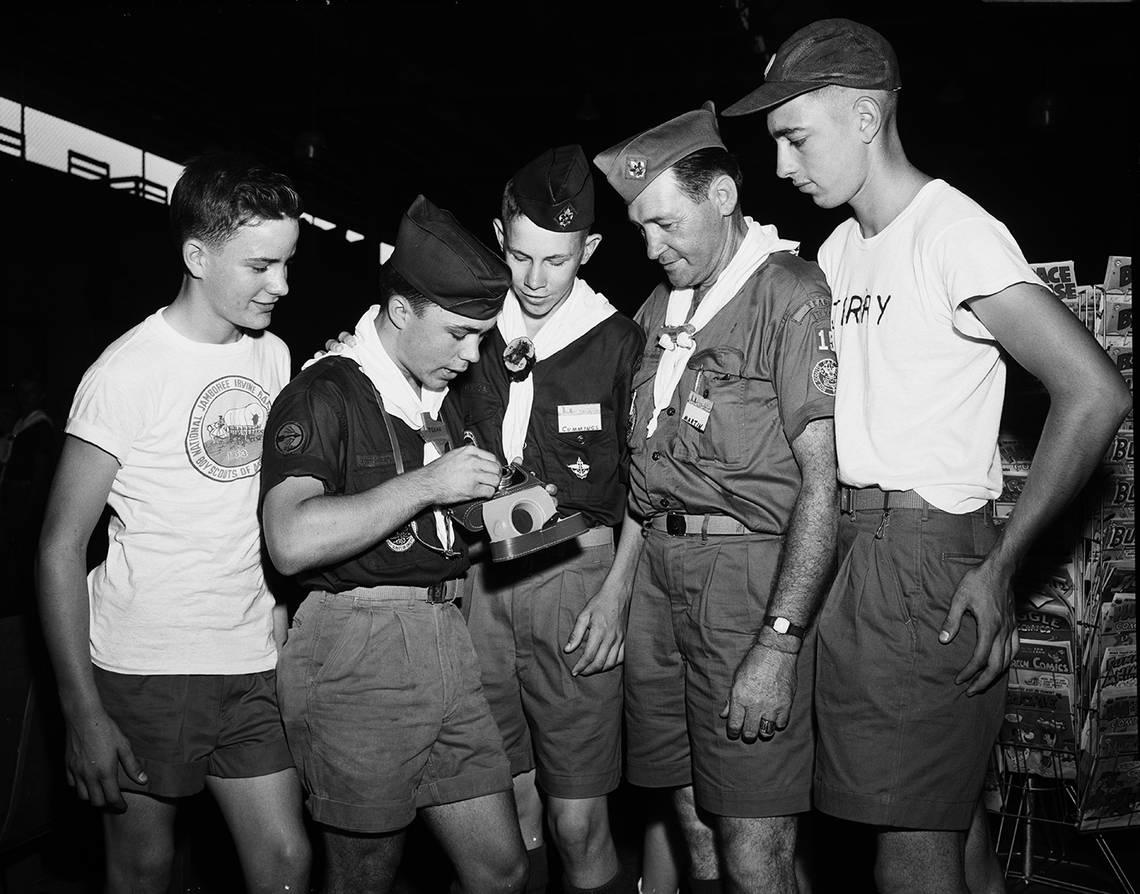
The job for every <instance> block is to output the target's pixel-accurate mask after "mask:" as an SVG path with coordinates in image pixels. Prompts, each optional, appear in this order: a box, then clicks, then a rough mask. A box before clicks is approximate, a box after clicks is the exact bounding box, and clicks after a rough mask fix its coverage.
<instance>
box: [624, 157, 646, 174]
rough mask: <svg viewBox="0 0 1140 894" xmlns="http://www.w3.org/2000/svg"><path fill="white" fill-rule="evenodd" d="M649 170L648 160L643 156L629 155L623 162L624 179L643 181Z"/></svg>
mask: <svg viewBox="0 0 1140 894" xmlns="http://www.w3.org/2000/svg"><path fill="white" fill-rule="evenodd" d="M648 169H649V159H648V158H646V157H645V156H644V155H630V156H627V157H626V160H625V179H626V180H644V179H645V172H646V171H647V170H648Z"/></svg>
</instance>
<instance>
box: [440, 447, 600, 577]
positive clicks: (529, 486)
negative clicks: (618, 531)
mask: <svg viewBox="0 0 1140 894" xmlns="http://www.w3.org/2000/svg"><path fill="white" fill-rule="evenodd" d="M448 512H449V513H450V514H451V517H452V518H454V519H455V520H456V521H457V522H458V523H459V524H461V525H463V527H465V528H466V529H467V530H468V531H486V532H487V536H488V538H489V539H490V543H491V560H492V561H494V562H505V561H507V560H508V559H517V558H519V557H521V556H526V555H529V554H530V553H534V552H537V551H538V550H540V549H546V548H547V547H548V546H555V545H557V544H559V543H564V542H565V541H567V540H570V539H571V538H573V537H577V536H578V535H579V534H581V533H582V532H583V531H585V530H586V527H587V526H586V520H585V519H584V518H583V517H582V514H581V513H579V512H575V513H573V514H571V515H564V516H563V515H559V514H558V508H557V503H555V501H554V498H553V497H552V496H551V495H550V493H549V492H548V491H547V490H546V486H545V485H544V484H543V482H542V481H541V480H540V479H539V478H538V477H537V476H535V475H534V474H532V473H531V472H529V471H527V470H526V469H524V468H523V467H522V466H520V465H519V464H518V463H511V464H510V465H509V466H504V467H503V469H502V472H501V474H500V477H499V486H498V488H497V489H496V491H495V495H494V496H493V497H488V498H487V499H486V500H472V501H471V502H469V503H461V504H459V505H458V506H452V507H451V508H450V509H449V510H448Z"/></svg>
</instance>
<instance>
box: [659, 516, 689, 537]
mask: <svg viewBox="0 0 1140 894" xmlns="http://www.w3.org/2000/svg"><path fill="white" fill-rule="evenodd" d="M665 532H666V533H667V534H672V535H673V536H674V537H684V536H685V535H686V534H688V533H689V529H688V528H687V527H686V526H685V516H684V513H681V512H666V513H665Z"/></svg>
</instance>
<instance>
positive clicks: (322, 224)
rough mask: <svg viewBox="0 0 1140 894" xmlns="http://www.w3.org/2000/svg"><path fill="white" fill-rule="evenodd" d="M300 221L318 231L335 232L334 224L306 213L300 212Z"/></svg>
mask: <svg viewBox="0 0 1140 894" xmlns="http://www.w3.org/2000/svg"><path fill="white" fill-rule="evenodd" d="M301 220H306V221H308V222H309V223H311V224H312V225H313V226H314V227H316V228H317V229H318V230H335V229H336V224H334V223H333V222H332V221H331V220H325V219H324V218H323V217H317V216H316V215H313V214H310V213H309V212H308V211H303V212H301Z"/></svg>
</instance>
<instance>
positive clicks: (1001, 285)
mask: <svg viewBox="0 0 1140 894" xmlns="http://www.w3.org/2000/svg"><path fill="white" fill-rule="evenodd" d="M901 87H902V79H901V76H900V73H899V65H898V59H897V58H896V56H895V52H894V50H893V49H892V47H891V45H890V44H889V43H888V42H887V41H886V39H885V38H884V37H883V36H882V35H881V34H879V33H878V32H877V31H875V30H873V29H871V28H868V27H867V26H866V25H862V24H860V23H858V22H852V21H850V20H849V19H825V20H822V21H818V22H813V23H811V24H810V25H807V26H805V27H804V28H802V29H800V30H799V31H797V32H796V33H795V34H793V35H792V36H791V37H790V38H788V40H787V41H786V42H785V43H784V44H783V45H782V46H781V47H780V49H779V50H778V51H777V53H776V55H775V56H773V57H772V61H771V63H770V65H769V68H768V71H767V72H766V74H765V83H764V84H763V85H762V86H760V87H758V88H757V89H756V90H754V91H753V92H752V93H750V94H749V95H748V96H746V97H745V98H744V99H742V100H741V101H740V102H738V103H736V104H735V105H733V106H732V107H730V108H729V110H728V111H727V113H726V114H734V115H743V114H747V113H751V112H759V111H763V112H765V113H766V114H767V119H768V131H769V133H770V134H771V135H772V137H773V139H775V141H776V145H777V156H776V157H777V166H776V173H777V174H778V175H779V176H780V177H784V178H788V179H790V180H791V181H792V183H793V184H794V185H795V186H796V187H797V188H799V190H800V191H801V192H803V193H805V194H806V195H810V196H811V198H812V201H814V202H815V204H816V205H818V206H820V207H822V208H837V207H839V206H841V205H844V204H849V205H850V206H851V211H852V215H853V216H852V217H850V218H848V219H847V220H846V221H844V222H843V223H841V224H840V225H839V226H838V227H837V228H836V229H835V231H834V232H833V233H832V234H831V236H829V237H828V239H827V240H826V241H825V242H824V244H823V245H822V246H821V247H820V250H819V263H820V266H821V267H822V268H823V271H824V273H825V274H826V275H827V280H828V283H829V284H830V286H831V291H832V293H833V295H834V303H833V305H832V311H831V322H832V331H833V332H834V335H835V348H836V352H837V355H838V359H839V371H838V392H837V394H836V400H835V429H836V440H837V445H836V449H837V452H838V457H839V477H840V481H841V483H842V484H843V485H844V487H843V488H842V503H841V505H842V507H843V513H842V520H841V523H840V532H839V544H840V556H841V564H840V568H839V573H838V574H837V576H836V579H835V584H834V587H833V589H832V591H831V593H830V594H829V596H828V598H827V601H826V607H825V608H824V610H823V612H822V613H821V615H820V619H819V666H818V671H819V672H818V677H817V688H816V711H817V716H818V720H819V752H818V762H817V768H816V779H815V799H816V806H817V807H818V808H819V809H820V810H822V811H824V812H826V813H829V814H832V815H834V816H838V817H842V818H844V819H848V820H853V821H856V822H862V823H867V824H869V825H874V826H876V827H879V830H880V831H879V833H878V853H877V858H876V866H875V876H876V882H877V887H878V888H879V890H880V891H884V892H902V891H929V892H948V894H949V892H955V894H965V892H966V891H967V890H970V891H977V890H981V888H982V882H981V881H979V880H978V877H979V874H978V873H976V872H971V867H973V868H974V869H976V868H977V867H978V865H979V864H980V863H982V862H983V861H982V860H981V859H980V858H979V857H977V856H976V855H978V854H980V853H982V851H983V848H988V846H989V842H988V840H986V838H985V837H984V835H978V834H976V830H977V828H978V825H979V818H981V819H982V820H984V814H981V813H980V811H976V809H975V805H976V804H977V801H978V796H979V794H980V791H981V786H982V777H983V774H984V771H985V767H986V761H987V758H988V755H989V752H990V749H991V747H992V745H993V742H994V738H995V737H996V735H997V732H998V727H999V726H1000V724H1001V720H1002V712H1003V708H1004V704H1005V680H1006V678H1005V671H1006V668H1007V667H1008V665H1009V661H1010V658H1011V657H1012V655H1013V653H1014V652H1015V651H1016V631H1015V626H1014V618H1013V605H1012V594H1011V591H1010V580H1011V578H1012V576H1013V574H1014V571H1015V569H1016V568H1017V565H1018V563H1019V562H1020V561H1021V560H1022V558H1023V557H1024V556H1025V554H1026V552H1027V551H1028V549H1029V548H1030V546H1031V544H1032V543H1033V540H1034V538H1035V537H1036V536H1037V535H1038V534H1039V533H1040V532H1041V531H1042V529H1043V528H1044V527H1045V526H1046V525H1047V524H1048V522H1049V521H1050V520H1051V519H1052V518H1054V517H1055V516H1056V514H1057V513H1058V512H1060V511H1061V510H1062V509H1063V507H1064V506H1065V505H1066V504H1067V503H1068V502H1069V500H1071V499H1072V497H1073V496H1074V495H1075V494H1076V493H1077V492H1078V490H1079V489H1080V488H1081V486H1082V484H1083V483H1084V481H1085V480H1086V479H1087V477H1088V475H1089V473H1090V471H1091V470H1092V469H1093V468H1094V467H1095V465H1096V462H1097V461H1098V459H1099V458H1100V457H1101V455H1102V454H1103V450H1104V448H1105V446H1106V445H1107V443H1108V440H1109V438H1110V437H1111V436H1112V433H1113V432H1115V431H1116V427H1117V426H1118V425H1119V423H1120V421H1121V419H1122V418H1123V416H1124V414H1125V413H1126V412H1127V411H1128V407H1129V404H1130V396H1129V393H1128V389H1127V388H1126V387H1125V385H1124V383H1123V381H1122V380H1121V377H1120V375H1119V374H1118V373H1117V372H1116V370H1115V369H1114V368H1113V366H1112V364H1111V362H1109V360H1108V359H1107V357H1106V355H1105V352H1104V351H1103V350H1101V348H1100V347H1099V346H1098V345H1097V344H1096V342H1095V341H1094V340H1093V338H1092V336H1091V335H1090V333H1089V332H1088V331H1087V330H1086V329H1085V328H1084V327H1083V326H1082V325H1081V324H1080V322H1079V321H1078V320H1077V319H1076V317H1075V316H1073V314H1071V313H1070V312H1069V311H1068V310H1067V309H1066V308H1065V307H1064V305H1063V304H1062V303H1061V302H1060V301H1058V300H1057V299H1056V298H1055V296H1053V295H1052V294H1051V293H1050V292H1049V290H1048V289H1046V288H1045V287H1044V285H1042V283H1041V282H1040V280H1038V278H1037V276H1036V275H1035V274H1034V272H1033V270H1032V269H1031V268H1030V267H1029V265H1028V264H1027V263H1026V262H1025V258H1024V256H1023V255H1022V253H1021V249H1020V248H1019V247H1018V245H1017V243H1016V241H1015V240H1014V238H1013V236H1012V235H1011V234H1010V232H1009V230H1008V229H1007V228H1006V227H1005V226H1004V225H1003V224H1002V223H1001V222H1000V221H998V220H996V219H995V218H994V217H992V216H991V215H990V214H988V213H987V212H986V211H985V209H983V208H982V207H981V206H979V205H978V204H977V203H976V202H974V201H973V200H972V199H970V198H969V197H968V196H966V195H964V194H963V193H961V192H960V191H959V190H957V189H955V188H954V187H952V186H951V185H950V184H948V183H946V182H945V181H943V180H939V179H935V178H931V177H930V176H928V175H927V174H924V173H923V172H922V171H920V170H918V169H917V168H915V167H914V165H913V164H911V163H910V161H909V160H908V159H907V157H906V154H905V152H904V151H903V146H902V142H901V139H900V136H899V131H898V119H897V114H898V102H899V90H900V89H901ZM1003 352H1008V353H1009V355H1010V356H1012V357H1013V358H1014V359H1015V360H1016V361H1017V362H1018V363H1020V364H1021V365H1022V366H1023V367H1024V368H1025V369H1026V370H1028V371H1029V372H1030V373H1032V374H1033V375H1034V376H1036V377H1037V378H1039V379H1040V381H1041V383H1042V384H1043V385H1044V387H1045V389H1046V390H1047V392H1048V394H1049V398H1050V408H1049V415H1048V418H1047V419H1046V421H1045V425H1044V429H1043V434H1042V437H1041V441H1040V443H1039V445H1038V447H1037V451H1036V453H1035V455H1034V458H1033V471H1032V473H1031V474H1030V476H1029V479H1028V483H1027V484H1026V486H1025V490H1024V491H1023V492H1022V495H1021V497H1020V499H1019V500H1018V503H1017V511H1016V512H1015V513H1014V514H1013V516H1012V517H1011V518H1010V519H1009V520H1008V521H1007V522H1006V523H1005V524H1004V526H1003V527H1002V528H1001V529H998V528H997V527H996V526H995V524H994V518H993V511H992V501H993V499H994V498H995V497H997V496H998V494H999V492H1000V491H1001V487H1002V475H1001V459H1000V456H999V453H998V446H997V437H998V426H999V423H1000V419H1001V413H1002V403H1003V399H1004V390H1005V389H1004V383H1005V360H1004V358H1003ZM966 615H969V616H970V619H969V620H967V621H966V622H965V623H963V618H964V616H966ZM972 816H973V818H974V826H973V830H972V831H973V834H971V835H969V836H967V829H970V828H971V817H972ZM969 839H975V840H974V844H973V847H971V845H970V843H969ZM971 851H973V852H974V854H975V857H974V858H967V859H964V854H969V853H970V852H971ZM967 862H968V864H969V865H967ZM988 862H989V864H990V866H991V867H992V870H996V869H997V867H996V865H994V863H993V861H992V857H991V859H990V860H989V861H988ZM994 874H995V873H994V872H993V871H991V873H990V880H989V882H988V883H987V886H988V887H989V888H990V889H991V890H992V889H993V888H998V889H1000V888H1001V878H1000V872H997V873H996V874H997V878H996V879H995V878H993V876H994Z"/></svg>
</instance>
